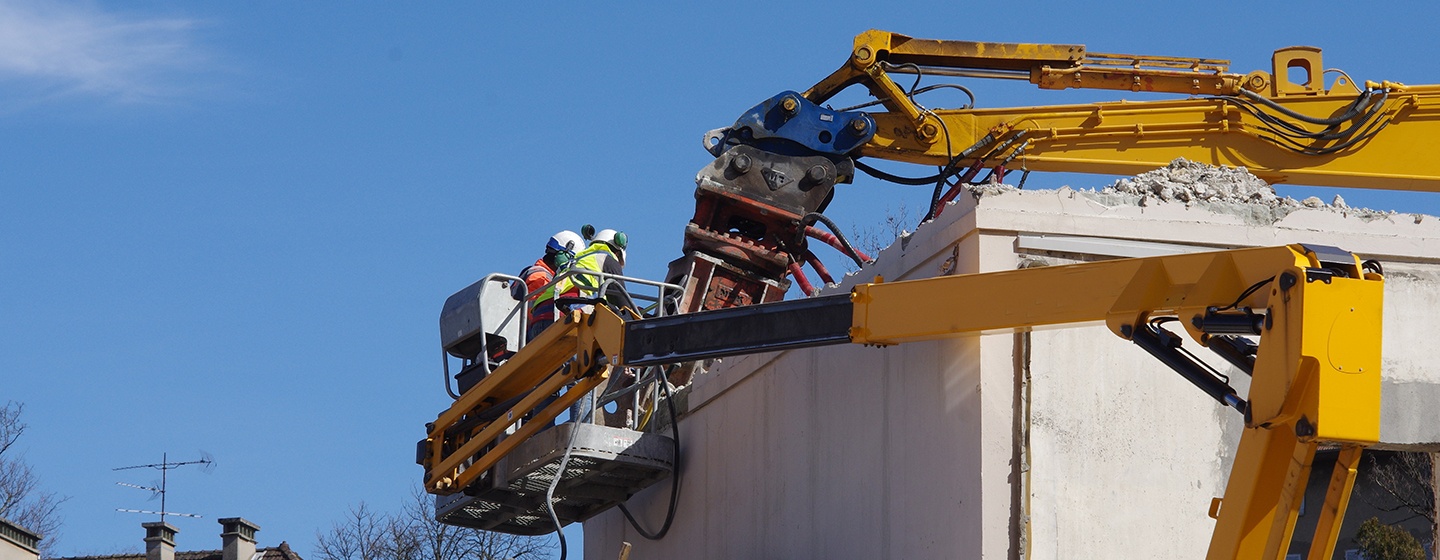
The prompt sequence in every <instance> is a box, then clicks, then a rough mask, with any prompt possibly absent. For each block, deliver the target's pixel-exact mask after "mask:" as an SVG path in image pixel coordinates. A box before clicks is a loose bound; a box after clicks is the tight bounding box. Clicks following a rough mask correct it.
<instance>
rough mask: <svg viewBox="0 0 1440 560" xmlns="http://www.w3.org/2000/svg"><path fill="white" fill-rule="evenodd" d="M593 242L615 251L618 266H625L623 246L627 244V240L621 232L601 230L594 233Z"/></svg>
mask: <svg viewBox="0 0 1440 560" xmlns="http://www.w3.org/2000/svg"><path fill="white" fill-rule="evenodd" d="M593 241H595V242H598V243H604V244H606V245H609V246H610V248H612V249H614V250H615V256H616V257H617V258H619V259H620V264H625V246H626V245H627V244H629V241H630V240H629V238H627V237H626V236H625V232H623V231H615V230H613V229H602V230H600V231H597V232H595V237H594V239H593Z"/></svg>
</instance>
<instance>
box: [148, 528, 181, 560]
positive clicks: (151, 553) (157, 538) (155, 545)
mask: <svg viewBox="0 0 1440 560" xmlns="http://www.w3.org/2000/svg"><path fill="white" fill-rule="evenodd" d="M140 526H141V527H144V528H145V560H175V533H179V532H180V530H179V529H176V528H175V526H174V525H171V524H169V523H166V522H164V521H151V522H149V523H141V524H140Z"/></svg>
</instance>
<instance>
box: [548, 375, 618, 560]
mask: <svg viewBox="0 0 1440 560" xmlns="http://www.w3.org/2000/svg"><path fill="white" fill-rule="evenodd" d="M589 396H590V395H585V397H582V398H588V397H589ZM593 414H595V410H594V407H591V409H590V411H589V412H587V413H585V415H584V416H582V417H581V418H578V419H574V423H575V425H574V426H571V427H570V443H569V444H567V445H566V446H565V454H564V455H563V456H561V457H560V468H558V469H555V478H553V479H551V480H550V486H549V487H548V488H546V489H545V510H546V511H548V512H550V522H551V523H554V524H555V535H556V536H558V537H560V560H566V556H567V555H568V553H569V550H568V549H567V548H566V546H565V531H562V530H561V527H560V517H559V516H557V515H555V488H556V487H558V486H560V478H561V477H563V476H565V467H566V466H568V465H569V463H570V452H571V451H573V450H574V449H575V436H577V435H578V434H579V433H580V423H581V422H585V421H587V420H588V419H589V418H590V417H591V415H593ZM622 507H623V506H622Z"/></svg>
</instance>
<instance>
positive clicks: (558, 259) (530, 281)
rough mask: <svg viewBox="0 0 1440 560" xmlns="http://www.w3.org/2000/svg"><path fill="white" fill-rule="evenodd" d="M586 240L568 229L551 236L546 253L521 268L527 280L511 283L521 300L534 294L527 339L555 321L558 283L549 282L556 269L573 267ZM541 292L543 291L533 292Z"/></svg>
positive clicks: (546, 245)
mask: <svg viewBox="0 0 1440 560" xmlns="http://www.w3.org/2000/svg"><path fill="white" fill-rule="evenodd" d="M584 248H585V240H584V239H583V238H581V237H580V235H579V234H577V233H575V232H573V231H570V230H565V231H561V232H559V233H556V234H555V235H552V236H550V239H549V240H548V241H546V242H545V254H544V255H543V256H541V257H540V258H539V259H536V260H535V264H532V265H530V266H528V267H525V270H522V271H520V278H521V279H522V280H524V282H523V283H521V282H516V283H515V284H514V285H512V286H511V287H510V290H511V295H513V296H515V299H517V300H525V299H526V298H527V297H528V298H530V299H529V300H528V303H527V307H528V309H529V315H530V322H529V324H527V325H526V327H525V342H530V341H531V340H534V339H535V337H536V336H539V335H540V333H541V332H542V331H544V330H545V327H548V326H550V325H551V324H552V323H554V322H555V286H548V287H547V285H548V284H550V282H551V281H553V280H555V271H557V270H563V269H566V268H569V267H570V265H571V264H572V263H573V262H574V261H575V255H576V253H577V252H579V251H582V250H584ZM537 292H539V295H533V294H536V293H537Z"/></svg>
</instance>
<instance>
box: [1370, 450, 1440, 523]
mask: <svg viewBox="0 0 1440 560" xmlns="http://www.w3.org/2000/svg"><path fill="white" fill-rule="evenodd" d="M1386 456H1387V457H1388V459H1387V460H1384V461H1382V460H1379V459H1377V455H1374V454H1372V455H1370V480H1371V481H1372V482H1374V485H1373V487H1372V488H1371V489H1370V490H1369V491H1368V492H1366V493H1364V494H1362V499H1364V500H1365V501H1366V502H1368V503H1369V504H1370V505H1371V506H1374V507H1375V508H1376V509H1379V510H1381V511H1387V512H1400V513H1403V514H1409V515H1408V516H1407V517H1405V518H1404V519H1401V520H1400V521H1398V522H1397V523H1403V522H1405V521H1409V520H1411V519H1415V518H1421V519H1424V520H1426V521H1428V522H1429V523H1430V528H1431V539H1432V540H1433V539H1435V538H1436V536H1437V535H1436V532H1437V524H1436V515H1435V492H1436V489H1435V488H1434V486H1433V485H1434V478H1433V477H1434V471H1433V469H1434V463H1433V460H1432V457H1433V456H1434V455H1433V454H1430V453H1411V452H1398V453H1388V454H1386Z"/></svg>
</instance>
